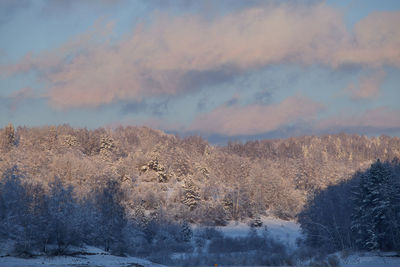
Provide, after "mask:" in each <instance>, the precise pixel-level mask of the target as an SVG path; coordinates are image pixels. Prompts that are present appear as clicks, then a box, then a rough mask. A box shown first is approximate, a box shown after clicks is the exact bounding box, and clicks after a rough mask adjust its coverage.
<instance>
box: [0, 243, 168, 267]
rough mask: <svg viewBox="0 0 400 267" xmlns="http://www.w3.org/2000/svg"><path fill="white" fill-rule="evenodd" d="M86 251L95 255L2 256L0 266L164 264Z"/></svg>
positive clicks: (142, 266) (145, 266) (136, 266)
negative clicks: (27, 257)
mask: <svg viewBox="0 0 400 267" xmlns="http://www.w3.org/2000/svg"><path fill="white" fill-rule="evenodd" d="M85 252H87V253H90V254H94V255H77V256H57V257H44V256H43V257H42V256H41V257H36V258H29V259H22V258H15V257H4V256H3V257H0V266H4V267H28V266H56V267H64V266H65V267H67V266H82V267H83V266H96V267H103V266H104V267H108V266H110V267H117V266H118V267H120V266H124V267H128V266H129V267H153V266H154V267H161V266H163V265H160V264H156V263H152V262H150V261H147V260H144V259H140V258H135V257H117V256H113V255H110V254H108V253H106V252H104V251H103V250H101V249H98V248H94V247H87V248H86V249H85Z"/></svg>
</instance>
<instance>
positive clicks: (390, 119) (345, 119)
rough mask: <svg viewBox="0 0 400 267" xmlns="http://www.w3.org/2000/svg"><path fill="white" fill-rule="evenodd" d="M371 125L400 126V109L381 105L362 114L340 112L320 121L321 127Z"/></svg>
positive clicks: (318, 126) (319, 125)
mask: <svg viewBox="0 0 400 267" xmlns="http://www.w3.org/2000/svg"><path fill="white" fill-rule="evenodd" d="M354 127H371V128H382V129H395V128H400V110H399V109H389V108H387V107H379V108H375V109H370V110H367V111H365V112H363V113H361V114H354V115H349V113H346V114H339V115H337V116H334V117H331V118H329V119H326V120H322V121H320V122H319V123H318V125H317V128H319V129H332V128H354Z"/></svg>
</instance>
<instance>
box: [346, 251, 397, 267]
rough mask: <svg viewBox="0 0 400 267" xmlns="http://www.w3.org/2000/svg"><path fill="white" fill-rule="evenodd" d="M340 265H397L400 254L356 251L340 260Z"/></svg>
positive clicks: (392, 266) (351, 266) (348, 266)
mask: <svg viewBox="0 0 400 267" xmlns="http://www.w3.org/2000/svg"><path fill="white" fill-rule="evenodd" d="M340 266H341V267H399V266H400V255H399V254H398V253H396V252H392V253H376V252H367V253H356V254H352V255H350V256H348V257H346V258H345V259H342V260H341V265H340Z"/></svg>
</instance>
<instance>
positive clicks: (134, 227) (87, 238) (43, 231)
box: [0, 167, 191, 256]
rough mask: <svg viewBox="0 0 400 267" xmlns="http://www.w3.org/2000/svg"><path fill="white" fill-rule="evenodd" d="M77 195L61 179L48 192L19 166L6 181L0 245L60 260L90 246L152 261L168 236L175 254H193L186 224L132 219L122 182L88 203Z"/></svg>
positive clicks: (0, 188)
mask: <svg viewBox="0 0 400 267" xmlns="http://www.w3.org/2000/svg"><path fill="white" fill-rule="evenodd" d="M73 192H74V191H73V188H72V187H71V186H68V187H67V188H65V187H64V186H63V185H62V183H61V181H60V179H58V178H57V177H56V178H54V180H53V181H52V182H50V184H49V186H48V192H45V190H44V189H43V188H42V187H41V185H37V184H32V183H30V182H29V179H27V178H26V177H25V175H23V174H22V173H21V172H20V171H19V170H18V168H17V167H13V168H11V169H9V170H7V171H5V173H4V174H3V177H2V180H1V182H0V240H2V241H6V240H9V241H10V240H11V241H12V243H11V244H12V247H11V248H9V249H10V250H9V251H10V253H14V254H15V255H31V254H35V253H45V254H47V255H59V254H65V253H67V251H68V249H69V248H70V247H71V246H81V245H84V244H85V245H93V246H98V247H101V248H103V249H104V250H105V251H110V252H112V253H114V254H123V253H127V252H129V253H131V254H135V255H139V254H140V255H142V256H147V255H148V254H149V253H151V252H154V251H156V250H157V249H156V248H153V246H160V240H158V239H162V240H164V237H168V246H170V247H171V249H172V250H173V251H174V252H185V251H188V250H189V249H190V245H188V243H187V242H189V241H190V238H191V229H190V227H188V225H187V224H185V223H182V224H178V223H173V222H168V221H165V220H164V219H163V218H162V216H157V215H154V214H153V215H152V217H145V216H143V217H136V218H135V219H136V220H128V219H127V216H126V213H125V209H124V208H123V206H122V205H121V204H120V203H121V202H122V201H124V199H125V197H124V193H123V191H122V190H121V189H120V185H119V184H118V182H117V181H114V180H108V181H107V182H106V183H105V185H104V186H102V187H99V188H97V189H95V190H94V191H93V192H92V194H91V195H90V197H88V198H86V199H81V200H77V199H76V197H75V196H74V193H73ZM144 222H145V223H144ZM163 235H164V237H161V236H163ZM188 236H189V238H188ZM0 242H1V241H0ZM163 252H165V250H163Z"/></svg>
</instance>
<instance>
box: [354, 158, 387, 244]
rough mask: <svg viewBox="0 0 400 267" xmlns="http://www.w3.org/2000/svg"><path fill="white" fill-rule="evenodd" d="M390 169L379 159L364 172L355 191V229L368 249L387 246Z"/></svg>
mask: <svg viewBox="0 0 400 267" xmlns="http://www.w3.org/2000/svg"><path fill="white" fill-rule="evenodd" d="M390 181H391V171H390V166H389V165H388V164H387V163H382V162H381V161H380V160H378V161H377V162H375V163H374V164H372V165H371V168H370V169H369V171H368V172H366V173H365V174H364V175H362V176H361V180H360V185H359V187H358V189H357V190H356V191H355V192H354V196H355V198H354V203H355V208H354V212H353V215H352V229H353V230H354V231H355V233H356V236H357V243H358V245H359V246H360V247H362V248H365V249H368V250H378V249H386V247H385V243H386V242H385V241H386V240H387V238H388V236H387V230H388V229H389V225H388V220H389V214H390V213H391V205H390V190H389V189H390V186H391V185H390V184H389V182H390Z"/></svg>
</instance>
